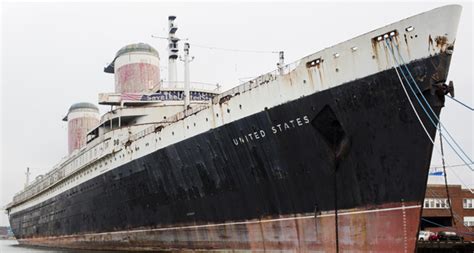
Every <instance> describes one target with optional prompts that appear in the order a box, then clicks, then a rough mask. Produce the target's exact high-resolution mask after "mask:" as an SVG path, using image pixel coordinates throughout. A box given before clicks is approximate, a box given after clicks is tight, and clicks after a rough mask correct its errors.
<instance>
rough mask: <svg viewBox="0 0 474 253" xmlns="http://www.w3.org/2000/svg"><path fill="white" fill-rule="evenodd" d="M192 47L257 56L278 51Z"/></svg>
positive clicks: (197, 45) (194, 45)
mask: <svg viewBox="0 0 474 253" xmlns="http://www.w3.org/2000/svg"><path fill="white" fill-rule="evenodd" d="M192 46H193V47H199V48H206V49H211V50H221V51H230V52H242V53H258V54H260V53H261V54H278V53H279V52H278V51H265V50H246V49H233V48H223V47H212V46H206V45H199V44H192Z"/></svg>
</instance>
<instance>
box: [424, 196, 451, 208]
mask: <svg viewBox="0 0 474 253" xmlns="http://www.w3.org/2000/svg"><path fill="white" fill-rule="evenodd" d="M424 208H426V209H446V208H449V203H448V199H442V198H430V199H425V203H424Z"/></svg>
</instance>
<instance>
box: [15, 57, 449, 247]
mask: <svg viewBox="0 0 474 253" xmlns="http://www.w3.org/2000/svg"><path fill="white" fill-rule="evenodd" d="M449 61H450V55H447V54H445V53H443V54H440V55H436V56H433V57H429V58H426V59H423V60H418V61H415V62H412V63H411V64H410V69H411V70H412V71H413V73H415V78H416V77H417V75H423V76H433V75H436V76H437V80H438V81H440V80H441V81H443V79H444V80H445V77H446V75H447V69H448V67H449ZM440 66H441V67H440ZM432 80H433V79H431V78H425V79H424V81H420V82H419V83H418V85H419V87H420V88H421V89H422V90H423V96H425V98H426V99H427V100H428V101H429V102H430V104H431V106H432V108H433V109H434V111H435V113H436V114H437V115H438V116H439V113H440V110H441V107H442V106H443V103H444V97H443V96H442V95H439V93H438V92H437V91H436V89H435V87H434V86H433V83H432ZM410 96H411V99H412V100H413V101H416V100H415V98H414V96H413V95H410ZM259 99H262V98H259ZM415 107H416V109H417V112H418V113H419V114H420V117H421V120H422V121H423V123H424V125H425V126H426V128H427V131H428V133H429V135H430V136H431V138H434V137H435V132H436V128H435V127H434V126H433V125H431V123H430V121H429V120H428V118H427V117H426V115H423V111H422V109H421V108H420V107H419V105H417V104H416V102H415ZM436 123H437V122H436ZM432 148H433V145H432V143H431V141H430V140H429V139H428V138H427V136H426V133H425V132H424V130H423V128H422V127H421V125H420V122H419V121H418V119H417V117H416V115H415V113H414V112H413V110H412V108H411V107H410V106H409V103H408V100H407V97H406V95H405V93H404V91H403V89H402V86H401V84H400V81H399V79H398V77H397V75H396V72H395V70H394V69H389V70H386V71H382V72H379V73H377V74H374V75H371V76H367V77H365V78H361V79H358V80H355V81H352V82H349V83H346V84H343V85H339V86H337V87H334V88H330V89H327V90H324V91H321V92H317V93H314V94H312V95H310V96H306V97H302V98H299V99H297V100H293V101H290V102H287V103H285V104H282V105H279V106H276V107H273V108H269V109H266V110H264V111H261V112H259V113H256V114H253V115H251V116H248V117H245V118H243V119H240V120H237V121H234V122H232V123H229V124H226V125H224V126H221V127H219V128H216V129H212V130H210V131H208V132H205V133H203V134H200V135H197V136H194V137H191V138H189V139H186V140H184V141H182V142H179V143H177V144H174V145H171V146H169V147H166V148H164V149H160V150H158V151H156V152H154V153H151V154H149V155H146V156H144V157H141V158H138V159H136V160H134V161H132V162H130V163H127V164H125V165H123V166H120V167H118V168H115V169H113V170H112V171H109V172H107V173H105V174H103V175H101V176H98V177H96V178H93V179H91V180H89V181H87V182H85V183H83V184H81V185H79V186H77V187H75V188H73V189H70V190H67V191H65V192H64V193H61V194H60V195H58V196H55V197H53V198H51V199H49V200H47V201H45V202H43V203H41V204H39V205H37V206H34V207H31V208H28V209H25V210H22V211H19V212H17V213H14V214H11V215H10V221H11V224H12V228H13V230H14V232H15V235H17V238H18V240H19V242H20V243H21V244H26V245H39V246H54V247H65V248H81V249H114V250H117V249H122V250H157V249H160V250H249V251H269V250H272V251H273V250H282V251H300V252H306V251H307V252H311V251H314V252H317V251H321V252H334V251H335V249H336V247H338V248H339V250H340V251H341V252H413V251H414V249H415V242H416V233H417V229H418V224H419V218H420V210H421V206H420V205H421V202H422V200H423V196H424V193H425V187H426V182H427V176H428V169H429V164H430V159H431V153H432ZM336 210H337V211H338V213H339V214H338V221H337V226H336V225H335V224H336V219H335V215H334V213H335V211H336ZM336 227H337V234H338V236H337V237H336Z"/></svg>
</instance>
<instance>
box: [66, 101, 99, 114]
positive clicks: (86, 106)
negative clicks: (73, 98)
mask: <svg viewBox="0 0 474 253" xmlns="http://www.w3.org/2000/svg"><path fill="white" fill-rule="evenodd" d="M76 109H93V110H96V111H99V108H98V107H97V106H96V105H94V104H91V103H87V102H80V103H75V104H73V105H71V107H69V111H68V113H70V112H71V111H72V110H76Z"/></svg>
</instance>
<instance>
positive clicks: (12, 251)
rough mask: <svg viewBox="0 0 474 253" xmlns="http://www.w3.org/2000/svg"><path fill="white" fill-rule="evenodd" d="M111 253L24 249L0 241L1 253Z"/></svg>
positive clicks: (15, 243) (103, 252) (14, 242)
mask: <svg viewBox="0 0 474 253" xmlns="http://www.w3.org/2000/svg"><path fill="white" fill-rule="evenodd" d="M105 252H107V253H110V252H112V251H96V250H95V251H89V250H58V249H50V248H36V247H24V246H20V245H18V242H17V241H15V240H0V253H105Z"/></svg>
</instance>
